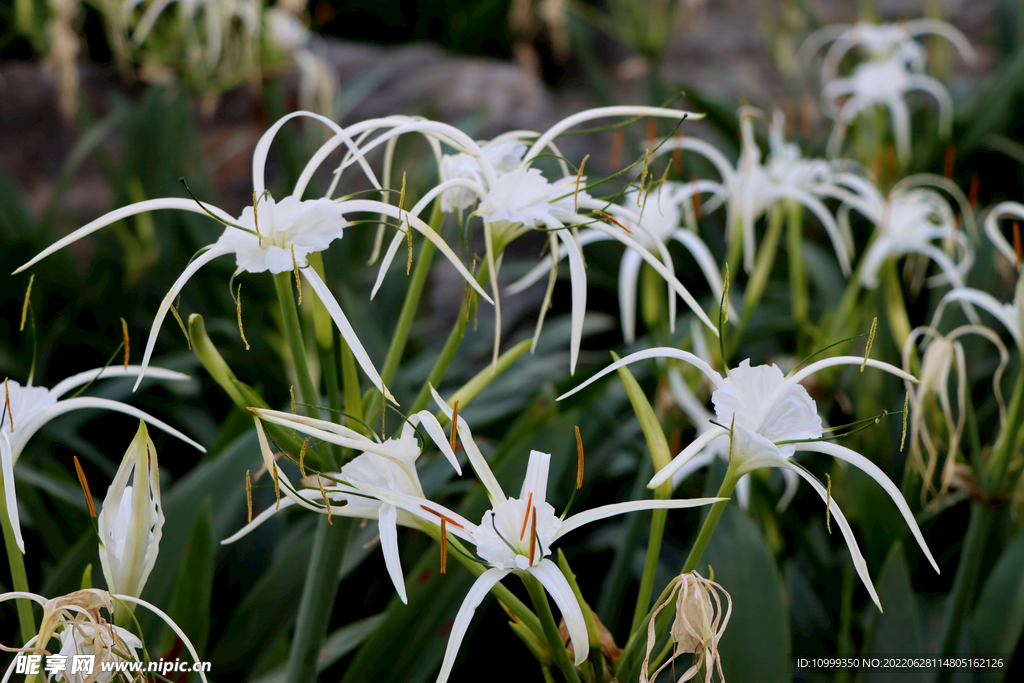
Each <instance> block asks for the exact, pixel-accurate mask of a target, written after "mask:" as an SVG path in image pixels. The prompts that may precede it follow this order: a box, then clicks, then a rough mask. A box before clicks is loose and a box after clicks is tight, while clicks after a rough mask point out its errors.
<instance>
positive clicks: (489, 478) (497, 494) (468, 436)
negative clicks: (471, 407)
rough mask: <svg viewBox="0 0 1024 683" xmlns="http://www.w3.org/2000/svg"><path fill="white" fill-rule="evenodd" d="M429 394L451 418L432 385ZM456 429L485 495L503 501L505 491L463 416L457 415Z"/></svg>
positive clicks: (450, 410) (449, 409)
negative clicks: (485, 491) (484, 490)
mask: <svg viewBox="0 0 1024 683" xmlns="http://www.w3.org/2000/svg"><path fill="white" fill-rule="evenodd" d="M430 394H431V396H433V397H434V402H435V403H436V404H437V407H438V408H440V409H441V412H443V413H444V414H445V415H446V416H447V417H448V419H449V420H450V419H452V409H451V406H449V405H448V403H447V402H446V401H445V400H444V399H443V398H441V394H439V393H437V390H436V389H434V387H432V386H431V387H430ZM456 430H457V431H458V432H459V438H461V439H462V447H463V448H464V449H465V450H466V457H467V458H469V464H470V465H472V467H473V471H474V472H476V476H477V477H479V479H480V483H481V484H483V485H484V488H485V489H487V497H488V498H490V499H491V503H493V504H495V505H497V504H498V503H504V502H505V501H506V500H507V498H506V497H505V492H504V491H502V490H501V484H499V483H498V480H497V479H496V478H495V477H494V473H493V472H491V467H490V465H488V464H487V461H486V460H484V456H483V454H482V453H481V452H480V449H479V448H478V447H477V445H476V441H474V440H473V432H472V431H470V429H469V425H468V424H467V423H466V420H465V418H463V417H462V416H459V422H458V424H457V425H456Z"/></svg>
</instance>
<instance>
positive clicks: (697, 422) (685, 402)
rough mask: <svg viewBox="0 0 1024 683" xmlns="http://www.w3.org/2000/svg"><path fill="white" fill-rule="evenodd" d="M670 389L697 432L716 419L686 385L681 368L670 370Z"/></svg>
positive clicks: (673, 397)
mask: <svg viewBox="0 0 1024 683" xmlns="http://www.w3.org/2000/svg"><path fill="white" fill-rule="evenodd" d="M698 329H699V328H698ZM698 355H700V354H698ZM668 388H669V391H670V392H671V394H672V399H673V400H674V401H675V402H676V405H678V406H679V408H680V409H681V410H682V411H683V412H684V413H685V414H686V418H687V419H688V420H689V421H690V424H692V425H693V426H694V427H696V428H697V431H701V430H703V429H704V425H705V424H707V421H708V420H710V419H712V418H713V417H714V414H713V413H712V412H711V411H710V410H708V409H707V407H705V405H704V404H703V403H701V402H700V401H699V400H698V399H697V397H696V396H695V395H694V393H693V391H692V390H691V389H690V387H689V385H687V384H686V380H684V379H683V375H682V373H680V372H679V368H669V371H668Z"/></svg>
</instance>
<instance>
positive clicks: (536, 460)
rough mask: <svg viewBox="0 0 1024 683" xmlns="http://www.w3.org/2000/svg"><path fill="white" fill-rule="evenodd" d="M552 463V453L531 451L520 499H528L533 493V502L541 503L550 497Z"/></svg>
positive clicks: (535, 503)
mask: <svg viewBox="0 0 1024 683" xmlns="http://www.w3.org/2000/svg"><path fill="white" fill-rule="evenodd" d="M550 465H551V454H549V453H541V452H540V451H530V461H529V463H528V464H527V465H526V476H525V477H523V488H522V490H521V491H520V493H519V498H520V500H527V499H528V498H529V497H530V495H531V494H533V504H534V505H540V504H541V503H544V502H546V501H547V497H548V469H549V467H550Z"/></svg>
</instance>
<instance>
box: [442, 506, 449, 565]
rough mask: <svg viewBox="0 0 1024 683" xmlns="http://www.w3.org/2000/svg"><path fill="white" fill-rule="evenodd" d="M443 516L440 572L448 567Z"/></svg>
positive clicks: (446, 531) (446, 538) (446, 534)
mask: <svg viewBox="0 0 1024 683" xmlns="http://www.w3.org/2000/svg"><path fill="white" fill-rule="evenodd" d="M445 524H446V521H445V518H444V517H442V518H441V573H442V574H444V573H445V570H446V569H448V529H447V527H446V526H445Z"/></svg>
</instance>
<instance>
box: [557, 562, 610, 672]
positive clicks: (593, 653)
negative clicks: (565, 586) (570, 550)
mask: <svg viewBox="0 0 1024 683" xmlns="http://www.w3.org/2000/svg"><path fill="white" fill-rule="evenodd" d="M558 568H559V569H561V570H562V575H563V576H565V579H566V581H568V582H569V587H570V588H572V593H573V595H575V596H576V601H577V602H579V603H580V607H581V608H582V609H583V621H584V622H585V623H586V624H587V642H588V643H589V644H590V660H591V661H592V662H593V663H594V665H593V671H592V672H591V673H592V674H593V677H594V680H595V681H597V682H598V683H603V682H604V651H603V650H602V649H601V632H600V631H599V630H598V628H597V618H596V616H595V615H594V611H593V610H592V609H591V608H590V605H589V604H588V603H587V601H586V600H584V599H583V591H581V590H580V586H579V584H578V583H576V575H575V574H574V573H573V571H572V568H571V567H569V561H568V560H567V559H565V553H563V552H562V549H561V548H559V549H558Z"/></svg>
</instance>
